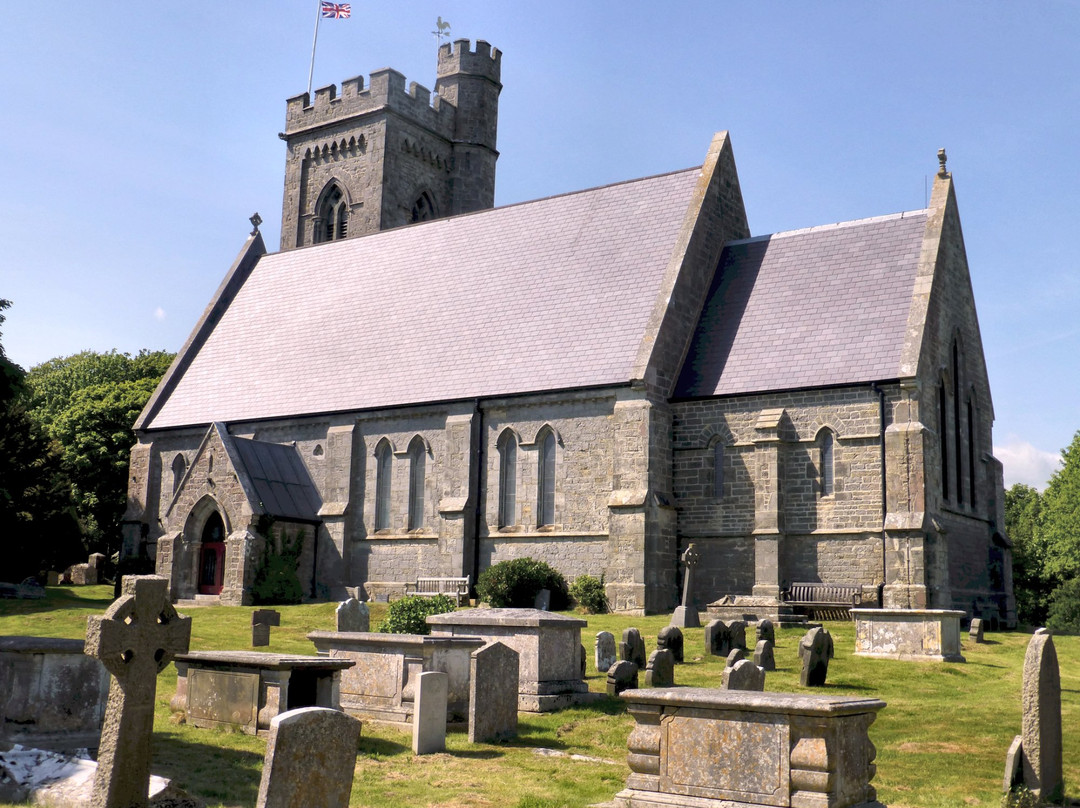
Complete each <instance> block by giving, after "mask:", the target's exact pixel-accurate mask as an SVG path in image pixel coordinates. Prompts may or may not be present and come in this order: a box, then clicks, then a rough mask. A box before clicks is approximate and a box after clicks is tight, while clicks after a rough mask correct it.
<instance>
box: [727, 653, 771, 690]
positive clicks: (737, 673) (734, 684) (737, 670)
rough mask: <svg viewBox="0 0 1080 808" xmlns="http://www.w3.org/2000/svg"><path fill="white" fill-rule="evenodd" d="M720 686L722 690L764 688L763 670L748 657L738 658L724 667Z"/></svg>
mask: <svg viewBox="0 0 1080 808" xmlns="http://www.w3.org/2000/svg"><path fill="white" fill-rule="evenodd" d="M720 687H721V688H722V689H724V690H764V689H765V671H764V670H762V669H761V668H759V667H758V666H757V665H755V664H754V663H753V662H751V661H750V660H749V659H740V660H739V661H738V662H736V663H735V664H734V665H731V666H729V667H726V668H724V672H723V674H721V678H720Z"/></svg>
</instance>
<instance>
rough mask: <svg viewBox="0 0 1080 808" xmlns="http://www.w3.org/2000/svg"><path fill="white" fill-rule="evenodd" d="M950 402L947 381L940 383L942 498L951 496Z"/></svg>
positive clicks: (939, 427)
mask: <svg viewBox="0 0 1080 808" xmlns="http://www.w3.org/2000/svg"><path fill="white" fill-rule="evenodd" d="M948 412H949V402H948V400H947V399H946V398H945V382H944V381H942V382H939V383H938V430H939V434H938V444H940V446H941V498H942V499H945V500H947V499H948V498H949V423H948V417H947V416H948Z"/></svg>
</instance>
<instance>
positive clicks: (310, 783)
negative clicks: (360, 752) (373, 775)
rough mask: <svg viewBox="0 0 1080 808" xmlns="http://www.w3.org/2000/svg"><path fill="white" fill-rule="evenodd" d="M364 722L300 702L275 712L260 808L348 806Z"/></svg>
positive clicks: (260, 792)
mask: <svg viewBox="0 0 1080 808" xmlns="http://www.w3.org/2000/svg"><path fill="white" fill-rule="evenodd" d="M359 738H360V722H359V721H358V720H357V719H355V718H353V717H352V716H350V715H347V714H346V713H343V712H340V711H338V710H328V709H326V708H325V707H301V708H300V709H298V710H289V711H288V712H285V713H281V714H280V715H276V716H274V718H273V719H272V720H271V721H270V736H269V738H268V740H267V744H266V756H265V758H264V763H263V770H262V782H261V783H260V784H259V798H258V801H257V802H256V808H348V805H349V796H350V794H351V793H352V783H353V771H354V770H355V768H356V742H357V740H359Z"/></svg>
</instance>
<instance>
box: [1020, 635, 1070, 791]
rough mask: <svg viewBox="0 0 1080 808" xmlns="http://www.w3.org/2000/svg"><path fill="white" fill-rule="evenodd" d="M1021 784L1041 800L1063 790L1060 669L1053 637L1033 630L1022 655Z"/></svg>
mask: <svg viewBox="0 0 1080 808" xmlns="http://www.w3.org/2000/svg"><path fill="white" fill-rule="evenodd" d="M1022 706H1023V725H1022V729H1021V737H1022V738H1023V761H1024V785H1026V786H1027V787H1028V790H1029V791H1031V792H1032V793H1033V794H1034V795H1035V796H1037V797H1038V798H1039V799H1040V800H1041V801H1042V802H1049V803H1057V802H1060V801H1061V798H1062V795H1063V794H1064V788H1065V786H1064V782H1063V780H1062V773H1061V672H1060V671H1059V670H1058V661H1057V650H1056V649H1055V648H1054V639H1053V637H1052V636H1051V635H1050V632H1049V631H1047V630H1046V629H1045V628H1040V629H1037V630H1036V631H1035V634H1034V635H1033V636H1032V638H1031V641H1030V642H1029V643H1028V647H1027V653H1026V654H1025V656H1024V684H1023V691H1022Z"/></svg>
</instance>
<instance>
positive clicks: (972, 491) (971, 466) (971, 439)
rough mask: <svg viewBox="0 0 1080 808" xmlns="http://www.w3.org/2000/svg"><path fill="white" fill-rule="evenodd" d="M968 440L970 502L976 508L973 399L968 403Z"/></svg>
mask: <svg viewBox="0 0 1080 808" xmlns="http://www.w3.org/2000/svg"><path fill="white" fill-rule="evenodd" d="M967 439H968V501H969V502H970V503H971V506H972V507H975V505H976V502H975V456H976V455H975V407H974V406H973V405H972V403H971V399H970V398H969V399H968V402H967Z"/></svg>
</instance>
